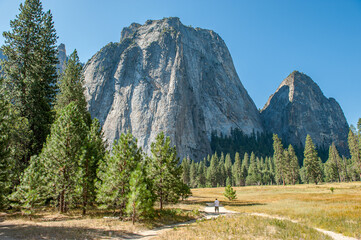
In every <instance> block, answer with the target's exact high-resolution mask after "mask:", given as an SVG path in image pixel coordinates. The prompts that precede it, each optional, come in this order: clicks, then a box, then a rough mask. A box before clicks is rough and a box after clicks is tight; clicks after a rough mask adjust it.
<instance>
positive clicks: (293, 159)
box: [288, 144, 300, 185]
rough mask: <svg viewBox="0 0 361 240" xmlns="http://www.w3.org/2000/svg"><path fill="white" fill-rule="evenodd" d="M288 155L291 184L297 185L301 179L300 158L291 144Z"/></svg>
mask: <svg viewBox="0 0 361 240" xmlns="http://www.w3.org/2000/svg"><path fill="white" fill-rule="evenodd" d="M288 155H289V158H290V167H289V170H290V174H289V177H290V183H292V184H293V185H295V184H296V182H297V181H298V178H299V172H300V165H299V164H298V158H297V156H296V153H295V150H294V149H293V147H292V145H291V144H290V145H289V146H288Z"/></svg>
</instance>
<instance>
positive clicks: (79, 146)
mask: <svg viewBox="0 0 361 240" xmlns="http://www.w3.org/2000/svg"><path fill="white" fill-rule="evenodd" d="M87 131H88V127H87V125H86V123H85V122H84V119H83V116H82V114H81V112H80V110H79V109H78V107H77V105H76V104H75V102H72V103H70V104H69V105H68V106H66V107H65V108H64V109H62V111H61V112H60V114H59V117H58V119H57V120H56V121H55V122H54V123H53V125H52V128H51V134H50V135H49V137H48V139H47V141H46V145H45V146H44V149H43V151H42V152H41V154H40V159H42V160H43V161H45V162H44V166H45V168H46V172H47V174H48V176H49V178H48V182H49V183H51V184H52V185H53V191H52V192H53V194H52V197H53V199H56V202H57V205H58V206H59V210H60V212H67V210H68V209H69V207H72V206H75V204H76V202H77V201H78V199H77V198H79V196H80V192H81V186H80V182H81V175H80V172H79V168H80V167H81V158H82V156H83V151H84V139H86V137H87Z"/></svg>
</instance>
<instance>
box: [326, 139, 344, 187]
mask: <svg viewBox="0 0 361 240" xmlns="http://www.w3.org/2000/svg"><path fill="white" fill-rule="evenodd" d="M342 165H343V163H342V160H341V157H340V155H339V154H338V151H337V149H336V146H335V144H334V143H332V145H331V146H330V148H329V154H328V160H327V162H326V166H325V168H326V170H325V174H326V180H327V181H330V182H341V172H342V169H343V167H342Z"/></svg>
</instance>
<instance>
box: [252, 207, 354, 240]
mask: <svg viewBox="0 0 361 240" xmlns="http://www.w3.org/2000/svg"><path fill="white" fill-rule="evenodd" d="M247 214H248V215H252V216H259V217H267V218H273V219H278V220H287V221H291V222H293V223H298V221H296V220H292V219H289V218H285V217H279V216H272V215H268V214H265V213H247ZM313 229H315V230H317V231H319V232H322V233H323V234H326V235H328V236H330V237H332V238H333V239H335V240H357V239H356V238H353V237H346V236H344V235H342V234H340V233H335V232H332V231H327V230H324V229H321V228H313Z"/></svg>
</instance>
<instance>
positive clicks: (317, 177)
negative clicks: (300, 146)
mask: <svg viewBox="0 0 361 240" xmlns="http://www.w3.org/2000/svg"><path fill="white" fill-rule="evenodd" d="M303 165H304V167H305V171H306V176H307V179H309V180H311V181H312V182H314V183H315V184H316V185H317V183H318V182H320V181H321V179H322V169H321V165H320V160H319V158H318V156H317V151H316V149H315V145H314V144H313V141H312V139H311V137H310V135H308V134H307V137H306V144H305V151H304V160H303Z"/></svg>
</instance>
